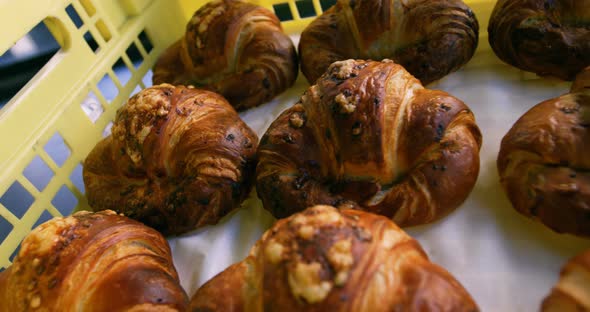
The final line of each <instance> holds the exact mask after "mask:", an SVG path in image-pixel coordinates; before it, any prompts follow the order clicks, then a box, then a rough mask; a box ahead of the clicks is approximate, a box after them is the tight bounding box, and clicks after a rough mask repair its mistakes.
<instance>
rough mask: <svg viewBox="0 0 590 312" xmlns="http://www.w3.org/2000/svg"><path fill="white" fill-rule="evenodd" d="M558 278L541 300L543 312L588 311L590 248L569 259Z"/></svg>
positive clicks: (589, 304)
mask: <svg viewBox="0 0 590 312" xmlns="http://www.w3.org/2000/svg"><path fill="white" fill-rule="evenodd" d="M559 275H560V278H559V281H558V282H557V284H556V285H555V287H554V288H553V290H552V291H551V293H550V294H549V295H548V296H547V297H546V298H545V300H543V303H542V305H541V311H543V312H579V311H590V250H587V251H585V252H582V253H581V254H579V255H577V256H575V257H574V258H572V259H570V261H569V262H568V263H567V264H566V265H565V266H564V267H563V268H562V270H561V272H560V274H559Z"/></svg>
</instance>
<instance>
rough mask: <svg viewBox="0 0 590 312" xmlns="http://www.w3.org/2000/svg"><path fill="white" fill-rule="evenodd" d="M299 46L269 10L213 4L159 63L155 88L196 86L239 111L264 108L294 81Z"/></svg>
mask: <svg viewBox="0 0 590 312" xmlns="http://www.w3.org/2000/svg"><path fill="white" fill-rule="evenodd" d="M298 71H299V65H298V60H297V53H296V52H295V46H294V45H293V42H292V41H291V39H290V38H289V37H288V36H287V35H285V34H284V33H283V30H282V27H281V24H280V21H279V19H278V18H277V17H276V15H274V14H273V13H272V12H271V11H269V10H267V9H265V8H263V7H260V6H257V5H254V4H250V3H248V2H245V1H240V0H217V1H211V2H209V3H207V4H206V5H204V6H203V7H201V8H200V9H199V10H198V11H197V12H195V14H194V15H193V17H192V18H191V20H190V21H189V22H188V24H187V26H186V32H185V34H184V36H183V37H182V38H181V39H180V40H178V41H177V42H176V43H174V44H173V45H172V46H170V47H169V48H168V49H167V50H166V51H165V52H164V53H163V54H162V55H161V56H160V58H159V59H158V61H157V62H156V65H155V67H154V75H153V77H152V80H153V83H154V84H160V83H164V82H166V83H171V84H183V85H194V86H196V87H199V88H202V89H207V90H211V91H214V92H217V93H220V94H222V95H223V96H224V97H225V98H226V99H227V100H228V101H229V102H230V103H231V104H232V105H233V106H234V107H235V108H236V109H237V110H244V109H248V108H251V107H254V106H257V105H260V104H262V103H264V102H266V101H268V100H270V99H272V98H273V97H275V96H276V95H278V94H280V93H281V92H283V91H285V90H286V89H287V88H289V87H290V86H291V85H293V83H294V82H295V80H296V78H297V73H298Z"/></svg>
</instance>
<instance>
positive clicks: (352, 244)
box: [190, 206, 478, 312]
mask: <svg viewBox="0 0 590 312" xmlns="http://www.w3.org/2000/svg"><path fill="white" fill-rule="evenodd" d="M190 307H191V311H358V312H363V311H367V312H368V311H370V312H380V311H383V312H385V311H455V312H459V311H478V307H477V305H476V304H475V302H474V301H473V299H472V298H471V296H470V295H469V293H467V291H466V290H465V289H464V288H463V286H461V284H460V283H459V282H458V281H457V280H455V278H453V276H451V275H450V274H449V273H448V272H447V271H446V270H444V269H443V268H441V267H439V266H437V265H436V264H433V263H432V262H430V261H429V260H428V257H427V256H426V254H425V253H424V251H423V250H422V248H421V247H420V245H419V244H418V242H416V240H414V239H412V238H411V237H410V236H408V235H407V234H406V233H405V232H403V231H402V230H401V229H400V228H399V227H397V226H396V225H395V224H394V223H393V222H391V221H390V220H388V219H387V218H384V217H382V216H377V215H374V214H371V213H367V212H363V211H357V210H342V211H339V210H338V209H336V208H334V207H330V206H314V207H311V208H309V209H307V210H305V211H303V212H301V213H298V214H295V215H293V216H291V217H290V218H288V219H282V220H279V221H278V222H277V223H276V224H275V225H274V226H273V227H272V228H271V229H270V230H268V231H267V232H266V233H265V234H264V235H263V236H262V238H261V239H260V240H259V241H258V242H257V243H256V245H255V246H254V247H253V248H252V250H251V251H250V255H249V256H248V257H247V258H246V259H244V260H243V261H241V262H238V263H236V264H234V265H232V266H230V267H229V268H228V269H226V270H225V271H223V272H221V273H220V274H218V275H217V276H215V277H214V278H213V279H211V280H210V281H209V282H207V283H206V284H205V285H203V286H202V287H201V288H200V289H199V290H197V292H196V294H195V295H194V296H193V298H192V300H191V303H190Z"/></svg>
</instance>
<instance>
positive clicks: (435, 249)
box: [169, 37, 590, 311]
mask: <svg viewBox="0 0 590 312" xmlns="http://www.w3.org/2000/svg"><path fill="white" fill-rule="evenodd" d="M293 40H294V42H295V43H297V42H298V38H297V37H293ZM480 40H481V42H480V47H479V49H478V51H477V52H476V55H475V56H474V58H473V59H472V60H471V61H470V62H469V63H468V64H467V65H466V66H465V67H463V68H462V69H461V70H459V71H458V72H455V73H453V74H451V75H449V76H447V77H445V78H444V79H442V80H441V81H438V82H436V83H433V84H431V85H429V86H427V87H428V88H430V89H440V90H444V91H447V92H449V93H451V94H452V95H454V96H456V97H457V98H459V99H461V100H463V101H464V102H465V103H466V104H467V105H468V106H469V107H470V108H471V109H472V111H473V112H474V114H475V117H476V120H477V123H478V125H479V127H480V129H481V132H482V134H483V146H482V148H481V152H480V160H481V167H480V174H479V177H478V180H477V183H476V185H475V187H474V189H473V191H472V193H471V194H470V196H469V197H468V199H467V200H466V201H465V202H464V203H463V205H461V206H460V207H459V208H458V209H457V210H456V211H455V212H453V213H452V214H450V215H449V216H447V217H446V218H444V219H443V220H440V221H438V222H436V223H434V224H429V225H424V226H418V227H412V228H407V229H406V230H407V232H408V233H409V234H410V235H411V236H413V237H414V238H416V239H417V240H418V241H419V242H420V243H421V245H422V247H423V248H424V250H425V251H426V252H427V253H428V255H429V256H430V258H431V260H432V261H433V262H435V263H437V264H439V265H441V266H443V267H444V268H446V269H447V270H448V271H449V272H451V273H452V274H453V275H454V276H455V277H456V278H457V279H458V280H459V281H460V282H461V283H462V284H463V285H464V286H465V288H466V289H467V290H468V291H469V292H470V293H471V295H472V296H473V298H474V299H475V301H476V302H477V303H478V305H479V306H480V308H481V309H482V311H537V310H538V309H539V306H540V303H541V301H542V299H543V298H544V297H545V296H546V295H547V294H548V293H549V291H550V289H551V287H552V286H553V285H554V284H555V282H556V281H557V279H558V275H559V270H560V268H561V266H562V265H563V264H564V263H565V262H566V261H567V259H569V258H570V257H572V256H573V255H575V254H576V253H578V252H581V251H582V250H585V249H587V248H590V240H584V239H580V238H577V237H574V236H571V235H560V234H556V233H554V232H552V231H551V230H549V229H547V228H545V227H544V226H543V225H541V224H538V223H535V222H533V221H530V220H528V219H527V218H525V217H523V216H521V215H520V214H518V213H517V212H516V211H515V210H514V209H513V208H512V206H511V205H510V203H509V201H508V199H507V197H506V195H505V194H504V193H503V191H502V189H501V186H500V184H499V178H498V174H497V169H496V157H497V155H498V151H499V148H500V141H501V139H502V137H503V136H504V135H505V134H506V133H507V132H508V130H509V129H510V127H511V126H512V124H513V123H514V122H515V121H516V120H517V119H518V118H519V117H520V116H521V115H522V114H524V113H525V112H526V111H527V110H528V109H530V108H531V107H532V106H534V105H535V104H537V103H540V102H541V101H543V100H546V99H550V98H553V97H556V96H559V95H561V94H563V93H566V92H567V91H568V90H569V87H570V84H569V83H567V82H563V81H559V80H555V79H547V78H539V77H536V76H535V75H533V74H529V73H523V72H521V71H519V70H516V69H514V68H512V67H510V66H508V65H506V64H504V63H502V62H501V61H500V60H499V59H498V58H497V57H496V56H495V55H494V54H493V52H492V51H491V50H490V48H489V46H488V45H487V43H486V42H483V41H484V40H485V38H481V39H480ZM308 87H309V85H308V83H307V82H306V80H305V78H304V77H303V75H301V74H300V75H299V78H298V80H297V83H296V85H295V86H294V87H293V88H291V89H289V90H288V91H286V92H285V93H283V94H281V95H280V96H278V97H277V98H275V99H274V100H273V101H271V102H269V103H267V104H265V105H262V106H260V107H257V108H254V109H251V110H249V111H247V112H243V113H241V116H242V118H243V119H244V120H245V121H246V123H247V124H248V125H249V126H250V127H251V128H252V129H253V130H254V131H256V132H257V134H258V136H259V137H262V135H263V134H264V132H265V131H266V129H267V128H268V126H269V125H270V123H271V122H272V121H273V120H274V119H275V117H276V116H278V114H280V113H281V112H282V111H283V110H285V109H287V108H288V107H291V106H292V105H293V104H294V103H295V102H296V101H297V100H298V99H299V97H300V96H301V94H302V93H303V91H304V90H305V89H306V88H308ZM273 222H274V219H273V217H272V216H271V215H270V214H269V213H268V212H266V211H265V210H264V209H263V208H262V204H261V202H260V200H259V199H258V198H257V197H256V192H255V191H253V192H252V194H251V195H250V197H249V199H248V200H247V201H246V202H244V204H243V205H242V207H241V208H239V209H238V210H236V211H234V212H233V213H231V214H230V215H229V216H227V217H225V218H224V219H223V220H222V221H221V222H220V223H219V224H218V225H216V226H209V227H206V228H203V229H200V230H197V231H194V232H192V233H189V234H186V235H183V236H181V237H176V238H170V239H169V242H170V245H171V247H172V250H173V256H174V263H175V265H176V268H177V270H178V272H179V274H180V278H181V282H182V286H183V287H184V288H185V290H186V291H187V293H188V295H189V296H192V295H193V294H194V292H195V291H196V290H197V289H198V287H199V286H201V285H202V284H203V283H204V282H206V281H207V280H209V279H210V278H211V277H213V276H214V275H215V274H217V273H219V272H221V271H222V270H223V269H225V268H226V267H228V266H229V265H231V264H232V263H234V262H237V261H240V260H241V259H242V258H244V257H245V256H246V255H247V254H248V251H249V249H250V247H251V246H252V245H253V244H254V242H255V241H256V240H257V239H259V238H260V236H261V235H262V233H263V232H264V231H265V230H266V229H268V228H269V227H270V226H271V225H272V224H273Z"/></svg>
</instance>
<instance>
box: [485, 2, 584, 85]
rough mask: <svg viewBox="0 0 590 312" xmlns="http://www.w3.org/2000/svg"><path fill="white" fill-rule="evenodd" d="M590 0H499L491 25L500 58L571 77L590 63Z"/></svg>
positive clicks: (492, 42)
mask: <svg viewBox="0 0 590 312" xmlns="http://www.w3.org/2000/svg"><path fill="white" fill-rule="evenodd" d="M588 25H590V0H552V1H546V0H499V1H498V2H496V6H495V7H494V11H493V12H492V16H491V18H490V23H489V25H488V33H489V41H490V45H491V46H492V48H493V50H494V52H495V53H496V55H498V57H499V58H500V59H501V60H502V61H504V62H506V63H508V64H510V65H512V66H515V67H518V68H520V69H522V70H526V71H531V72H534V73H537V74H539V75H553V76H556V77H559V78H562V79H566V80H571V79H573V78H574V77H575V75H576V74H577V73H578V72H579V71H580V70H582V69H583V68H584V67H586V66H589V65H590V28H589V27H588Z"/></svg>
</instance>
